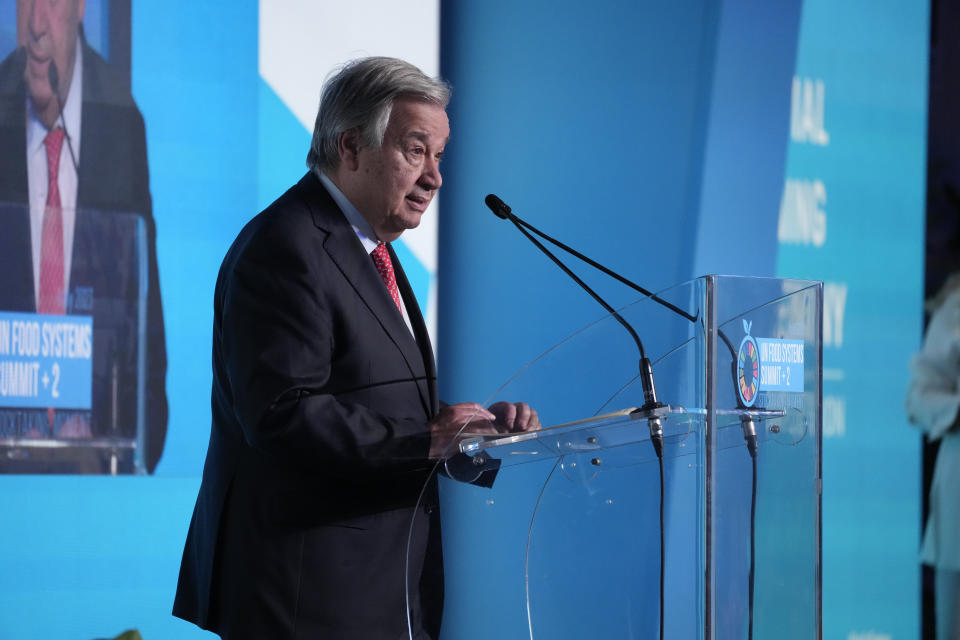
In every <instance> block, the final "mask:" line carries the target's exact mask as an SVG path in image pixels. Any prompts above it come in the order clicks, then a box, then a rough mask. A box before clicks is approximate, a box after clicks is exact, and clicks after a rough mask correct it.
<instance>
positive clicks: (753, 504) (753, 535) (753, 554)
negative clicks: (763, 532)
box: [747, 453, 757, 640]
mask: <svg viewBox="0 0 960 640" xmlns="http://www.w3.org/2000/svg"><path fill="white" fill-rule="evenodd" d="M750 459H751V461H752V462H753V481H752V483H751V485H752V486H751V495H750V573H749V578H748V580H749V584H748V586H747V599H748V603H749V604H748V606H749V614H748V615H749V621H748V623H747V640H753V579H754V566H755V564H756V558H757V550H756V539H757V456H756V454H755V453H753V454H751V456H750Z"/></svg>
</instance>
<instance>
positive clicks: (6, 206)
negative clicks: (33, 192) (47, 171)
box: [0, 58, 36, 311]
mask: <svg viewBox="0 0 960 640" xmlns="http://www.w3.org/2000/svg"><path fill="white" fill-rule="evenodd" d="M15 62H16V61H15V60H13V59H10V58H8V60H7V61H6V62H4V64H3V72H2V73H0V76H2V77H0V159H2V161H0V271H2V273H3V276H2V278H3V286H2V287H0V289H2V291H0V308H2V309H3V310H4V311H34V310H35V309H36V299H35V295H34V291H33V260H32V255H31V254H32V251H33V250H32V244H31V242H30V205H29V193H28V188H27V130H26V122H27V113H26V108H27V107H26V105H27V102H26V101H27V94H26V90H25V88H24V84H23V66H22V65H19V64H16V63H15Z"/></svg>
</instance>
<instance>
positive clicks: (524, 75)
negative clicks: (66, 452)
mask: <svg viewBox="0 0 960 640" xmlns="http://www.w3.org/2000/svg"><path fill="white" fill-rule="evenodd" d="M91 4H92V3H91ZM12 5H13V2H7V3H5V4H0V27H2V28H0V45H4V44H9V45H10V47H12V43H13V41H14V39H15V33H14V30H13V29H12V20H13V16H14V13H13V11H12ZM801 5H802V6H801ZM88 11H90V10H89V9H88ZM92 15H95V13H94V12H92ZM132 19H133V22H132V39H131V40H132V51H131V60H132V87H133V94H134V98H135V99H136V101H137V103H138V105H139V107H140V109H141V111H142V113H143V116H144V119H145V121H146V127H147V142H148V153H149V161H150V171H151V176H150V177H151V192H152V195H153V201H154V215H155V218H156V221H157V252H158V258H159V265H160V279H161V287H162V292H163V300H164V312H165V321H166V330H167V351H168V356H169V372H168V380H167V390H168V394H169V397H170V424H169V431H168V439H167V444H166V449H165V453H164V457H163V459H162V460H161V462H160V466H159V467H158V470H157V473H156V475H154V476H151V477H118V478H109V477H80V476H69V477H37V476H19V477H15V476H4V477H0V488H2V490H0V510H2V512H3V513H4V514H5V515H4V517H3V526H2V527H0V546H2V547H3V548H4V549H5V550H6V552H5V553H4V555H3V559H2V560H0V637H4V638H6V637H11V638H18V639H19V638H22V639H30V638H48V637H64V638H66V637H70V638H74V637H75V638H95V637H103V636H108V635H114V634H116V633H119V632H120V631H121V630H123V629H124V628H132V627H137V628H139V629H140V630H141V632H142V633H143V636H144V638H145V639H146V640H153V639H155V638H190V637H209V634H206V633H203V632H200V631H197V630H195V629H194V628H193V627H192V626H191V625H188V624H186V623H182V622H180V621H178V620H175V619H173V618H172V617H170V616H169V609H170V606H171V604H172V598H173V590H174V587H175V583H176V575H177V569H178V564H179V556H180V551H181V549H182V543H183V539H184V537H185V534H186V528H187V524H188V521H189V516H190V512H191V510H192V507H193V501H194V499H195V496H196V489H197V487H198V485H199V473H200V470H201V466H202V462H203V458H204V454H205V449H206V442H207V438H208V437H209V413H210V412H209V386H210V377H211V375H210V359H209V354H210V327H211V324H212V314H211V310H212V293H213V285H214V279H215V275H216V271H217V268H218V266H219V263H220V260H221V258H222V256H223V254H224V252H225V250H226V248H227V246H228V245H229V243H230V241H231V240H232V238H233V236H234V235H235V233H236V232H237V231H238V230H239V228H240V227H241V226H242V225H243V224H244V223H245V222H246V220H248V219H249V218H250V217H251V216H252V215H254V214H255V213H256V212H257V211H258V210H259V208H260V207H262V206H264V205H265V204H266V203H268V202H269V201H270V200H272V199H273V198H274V197H276V195H278V194H279V193H280V192H281V191H282V189H284V188H285V187H286V186H288V185H289V184H292V183H293V182H294V181H295V180H296V179H297V178H298V177H299V176H300V175H301V174H302V172H303V157H304V154H305V150H306V144H307V140H308V136H309V133H308V132H306V131H305V130H304V129H303V127H302V126H300V125H299V123H298V122H297V121H296V120H295V118H293V116H292V114H291V113H290V112H289V111H288V110H287V109H286V108H285V107H284V105H283V103H282V101H281V100H279V99H278V98H277V96H276V95H275V94H274V93H273V92H272V90H271V89H270V87H269V86H267V85H266V84H265V83H264V82H263V80H262V79H261V78H260V76H259V75H258V53H257V52H258V10H257V5H256V3H224V2H207V3H196V2H187V1H185V0H173V1H172V2H166V3H154V2H140V1H137V2H134V3H133V7H132ZM98 20H102V17H100V18H98ZM928 22H929V15H928V8H927V7H926V6H925V5H924V4H923V3H913V2H907V1H905V0H886V1H884V2H879V3H878V2H871V3H866V2H862V3H853V4H850V3H846V4H845V5H844V6H843V8H842V9H841V8H838V7H836V6H834V3H831V2H829V1H828V0H806V1H804V2H802V3H801V1H800V0H790V1H788V2H781V3H769V2H761V1H760V0H714V1H708V0H679V1H678V2H674V3H662V2H652V1H642V2H635V3H621V2H612V1H611V2H599V3H594V4H593V5H591V6H590V7H589V8H586V7H585V6H584V5H583V4H582V3H578V2H573V1H572V0H562V1H560V2H555V3H553V4H552V5H551V6H550V9H549V10H545V9H543V8H542V7H539V6H534V5H532V4H531V5H528V4H527V3H515V2H507V1H506V0H491V1H490V2H484V3H455V2H450V3H446V4H444V6H443V11H442V25H441V33H442V59H441V64H442V72H443V74H444V75H445V76H446V77H447V78H448V79H449V80H450V81H451V82H452V83H453V85H454V101H453V103H452V104H451V108H450V118H451V126H452V129H453V138H452V141H451V144H450V145H449V147H448V149H447V159H446V160H445V165H444V170H445V176H444V178H445V186H444V189H443V193H442V195H441V200H442V207H443V214H442V217H441V226H440V268H439V272H440V287H441V289H440V298H439V299H440V309H439V313H440V329H439V366H440V375H441V394H442V397H443V398H445V399H446V400H447V401H461V400H482V399H483V398H485V397H486V396H487V394H489V393H491V392H492V391H493V390H494V389H495V388H496V387H498V386H499V384H500V383H502V382H503V381H504V380H505V379H506V378H507V377H508V376H509V375H510V374H511V373H513V372H514V371H516V370H517V369H518V368H519V367H520V366H521V365H522V364H524V363H525V362H527V361H528V360H529V359H530V358H532V357H533V356H535V355H536V354H538V353H540V352H541V351H542V350H543V349H544V348H546V347H547V346H549V345H551V344H553V343H554V342H556V341H557V340H558V339H560V338H561V337H563V336H565V335H567V334H568V333H569V332H570V331H571V330H573V329H575V328H577V327H580V326H582V325H583V324H585V323H586V322H588V321H590V320H592V319H595V318H597V317H599V316H600V315H601V311H600V310H599V309H598V308H595V307H594V305H593V303H592V302H591V301H590V300H589V299H588V298H587V297H586V296H585V295H584V294H583V293H582V292H580V291H579V290H578V289H576V288H575V287H574V285H572V284H570V283H568V282H567V281H566V280H565V279H564V277H563V275H562V274H561V273H560V272H559V271H558V270H557V269H556V268H555V267H554V266H553V265H551V264H549V262H548V261H547V260H546V259H545V258H543V257H542V256H541V255H539V254H538V253H536V252H535V250H534V249H533V248H532V247H530V246H528V244H527V242H526V240H525V239H523V238H521V237H520V236H519V235H518V234H517V232H516V231H515V230H514V229H512V228H511V227H509V226H507V224H506V223H504V222H502V221H500V220H497V219H496V218H494V217H493V216H492V214H490V213H489V211H488V210H487V209H486V208H485V207H484V205H483V198H484V196H485V195H486V194H487V193H488V192H495V193H498V194H499V195H500V196H501V197H502V198H503V199H504V200H506V201H507V202H508V203H509V204H510V205H511V206H512V207H513V209H514V211H515V212H517V213H518V214H519V215H521V216H524V217H526V218H528V219H529V220H530V221H531V222H532V223H534V224H536V225H538V226H541V227H542V228H543V229H545V230H547V231H550V232H553V233H554V234H555V235H556V236H558V237H559V238H560V239H562V240H565V241H567V242H569V243H570V244H574V245H576V246H577V247H578V248H580V249H581V250H583V251H584V252H585V253H587V254H589V255H592V256H594V257H596V258H598V259H600V260H601V261H603V262H605V263H606V264H608V265H609V266H610V267H612V268H614V269H615V270H617V271H620V272H622V273H624V274H626V275H628V276H629V277H632V278H634V279H636V280H637V281H639V282H641V283H643V284H645V285H646V286H648V287H649V288H653V289H657V288H661V287H664V286H667V285H670V284H672V283H675V282H678V281H682V280H686V279H689V278H691V277H694V276H696V275H700V274H703V273H715V272H725V273H738V274H751V275H777V276H791V277H801V278H818V279H824V280H826V281H827V282H828V312H830V313H833V314H834V315H833V316H831V320H830V321H829V325H826V324H825V328H826V326H829V330H830V331H831V332H832V333H830V339H829V340H830V341H829V342H828V343H827V346H826V348H825V353H824V359H825V368H826V370H825V401H826V402H827V403H828V406H827V408H826V410H825V416H824V417H825V425H824V430H825V439H824V464H825V467H824V480H825V489H824V520H825V521H824V562H825V570H824V602H825V606H824V614H825V618H824V623H825V628H824V637H826V638H848V639H853V640H855V639H856V638H867V637H871V638H877V637H890V638H893V637H897V638H902V637H907V638H909V637H916V635H917V633H918V629H919V623H918V620H917V615H918V614H917V606H916V603H917V593H918V591H917V582H916V578H917V566H916V548H917V546H918V536H919V526H920V523H919V515H918V511H917V510H918V499H919V485H918V480H919V469H918V453H917V442H918V441H917V437H916V436H915V435H914V434H912V433H911V432H909V431H908V430H907V427H906V421H905V420H904V419H903V416H902V410H901V409H900V407H901V398H902V395H903V389H904V386H905V376H906V373H905V372H906V361H907V357H908V355H909V353H910V352H911V351H912V350H913V349H915V348H916V347H917V345H918V344H919V332H920V298H921V291H922V247H923V239H922V232H923V198H922V194H923V192H922V188H923V180H924V160H923V148H924V136H925V109H926V67H927V58H926V56H927V38H928ZM93 28H94V27H92V26H91V27H90V30H91V37H93V33H92V31H93ZM320 31H321V30H320V29H319V27H318V33H319V32H320ZM6 50H8V48H7V47H6V46H4V51H6ZM296 64H308V63H305V62H300V61H298V62H296ZM818 83H819V84H818ZM796 92H799V93H796ZM806 96H809V99H807V97H806ZM820 96H822V100H821V97H820ZM821 103H822V104H821ZM818 114H819V115H818ZM824 133H825V134H827V138H828V141H826V142H824V136H823V135H822V134H824ZM818 183H819V185H820V186H819V187H818V186H817V185H818ZM821 214H822V215H821ZM824 229H825V231H824ZM405 264H406V262H405ZM593 281H594V282H596V283H597V284H598V288H599V290H600V291H601V293H604V294H605V295H608V296H609V297H610V298H611V299H612V300H613V301H614V302H620V303H623V302H626V301H628V300H632V299H633V297H634V296H633V295H632V294H630V293H627V292H625V291H622V290H621V289H619V288H618V287H616V286H613V285H611V284H609V283H604V282H601V281H600V280H599V279H595V280H593ZM830 287H832V288H830ZM847 303H849V304H847ZM830 305H832V306H830ZM841 307H842V308H841ZM838 332H839V333H838ZM828 376H829V377H828ZM449 588H451V589H454V588H456V585H450V586H449ZM53 612H55V613H53ZM869 634H876V635H873V636H871V635H869Z"/></svg>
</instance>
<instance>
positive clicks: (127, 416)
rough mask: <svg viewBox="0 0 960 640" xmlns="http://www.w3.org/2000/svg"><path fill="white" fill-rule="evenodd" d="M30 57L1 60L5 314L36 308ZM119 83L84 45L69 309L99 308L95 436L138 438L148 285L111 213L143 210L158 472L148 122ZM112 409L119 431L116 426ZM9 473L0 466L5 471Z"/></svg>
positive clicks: (152, 454)
mask: <svg viewBox="0 0 960 640" xmlns="http://www.w3.org/2000/svg"><path fill="white" fill-rule="evenodd" d="M23 63H24V58H23V56H22V55H18V53H17V52H14V53H13V54H11V55H10V56H8V57H7V58H6V59H5V60H4V61H3V62H2V63H0V310H3V311H24V312H35V311H36V304H35V299H36V297H35V294H34V286H33V263H32V258H31V245H30V219H29V204H28V202H29V199H28V188H27V167H26V99H27V96H26V85H25V83H24V81H23ZM122 86H123V84H122V83H121V82H120V80H119V79H118V78H116V77H115V75H114V73H113V71H112V70H111V69H110V67H109V66H108V65H107V64H106V63H105V62H104V61H103V59H102V58H101V57H100V56H99V55H98V54H97V53H96V52H95V51H93V49H91V48H90V47H89V46H87V45H86V43H83V96H82V106H81V116H80V117H81V123H82V124H81V127H82V133H81V145H82V148H80V149H75V150H74V151H75V152H76V153H77V154H78V158H77V159H78V162H79V175H78V189H77V217H76V223H75V227H74V243H73V262H72V267H71V271H70V282H69V289H68V300H67V309H66V311H67V313H71V312H73V313H83V314H89V313H90V312H91V311H92V312H93V316H94V354H93V358H94V367H93V369H94V371H93V375H94V381H93V415H92V423H93V424H92V428H93V432H94V435H95V436H115V435H121V436H123V437H133V436H135V434H134V433H133V427H134V425H135V420H136V408H137V405H136V398H137V391H136V384H137V378H136V373H135V372H136V369H135V367H136V362H137V355H138V354H137V342H136V330H137V323H136V321H137V316H136V305H135V304H134V301H135V298H136V296H137V295H138V292H139V291H140V290H141V285H140V283H139V282H138V277H137V276H138V266H139V265H138V260H137V255H136V253H135V247H134V246H133V244H132V242H131V237H130V232H129V230H130V228H131V227H132V225H131V224H130V218H125V217H123V216H116V215H111V214H117V213H129V214H135V216H139V217H140V218H141V219H142V220H143V224H144V229H145V232H146V233H145V235H146V245H147V248H148V262H147V318H146V330H147V335H146V344H147V354H146V355H147V358H146V367H147V372H148V373H147V380H146V385H145V388H146V398H145V401H146V407H145V422H146V429H147V437H146V447H147V450H146V452H145V456H144V459H145V462H146V465H147V469H148V471H151V472H152V471H153V469H154V467H156V464H157V462H158V461H159V459H160V455H161V454H162V452H163V445H164V440H165V438H166V431H167V396H166V372H167V357H166V346H165V341H164V328H163V311H162V307H161V301H160V285H159V277H158V273H157V258H156V228H155V226H154V220H153V215H152V204H151V198H150V189H149V176H148V172H147V152H146V137H145V132H144V124H143V118H142V116H141V115H140V111H139V110H138V109H137V106H136V104H134V102H133V98H132V97H131V96H130V94H129V92H127V91H126V90H124V89H122V88H121V87H122ZM90 293H92V301H91V300H90V296H89V294H90ZM90 306H92V309H90V308H89V307H90ZM114 367H116V369H117V373H116V378H117V381H118V389H117V391H116V392H114V389H113V378H114ZM114 398H117V406H116V407H114ZM114 409H116V424H117V425H118V426H119V434H118V433H117V432H116V431H113V428H112V427H113V424H114V420H113V415H114ZM3 470H4V468H3V466H2V465H0V472H2V471H3Z"/></svg>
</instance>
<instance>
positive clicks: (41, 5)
mask: <svg viewBox="0 0 960 640" xmlns="http://www.w3.org/2000/svg"><path fill="white" fill-rule="evenodd" d="M26 4H27V12H28V14H27V25H28V26H29V27H30V35H31V36H33V37H34V38H39V37H40V36H42V35H43V34H45V33H46V32H47V28H48V27H49V26H50V3H49V2H48V1H47V0H28V2H27V3H26Z"/></svg>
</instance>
